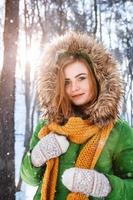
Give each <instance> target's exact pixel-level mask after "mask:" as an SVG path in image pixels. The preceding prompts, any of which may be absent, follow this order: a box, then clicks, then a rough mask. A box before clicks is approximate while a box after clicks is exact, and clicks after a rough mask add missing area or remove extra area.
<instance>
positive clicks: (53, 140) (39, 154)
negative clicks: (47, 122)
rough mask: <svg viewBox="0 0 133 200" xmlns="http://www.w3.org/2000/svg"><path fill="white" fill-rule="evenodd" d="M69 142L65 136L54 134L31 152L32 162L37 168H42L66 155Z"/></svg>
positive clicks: (40, 142)
mask: <svg viewBox="0 0 133 200" xmlns="http://www.w3.org/2000/svg"><path fill="white" fill-rule="evenodd" d="M68 147H69V142H68V140H67V139H66V137H65V136H62V135H57V134H55V133H53V132H51V133H50V134H48V135H46V136H45V137H43V138H42V139H41V140H40V141H39V142H38V143H37V145H36V146H35V147H34V148H33V150H32V152H31V162H32V164H33V165H34V166H35V167H40V166H42V165H44V163H45V162H46V161H47V160H49V159H51V158H55V157H58V156H60V155H61V154H63V153H65V152H66V151H67V149H68Z"/></svg>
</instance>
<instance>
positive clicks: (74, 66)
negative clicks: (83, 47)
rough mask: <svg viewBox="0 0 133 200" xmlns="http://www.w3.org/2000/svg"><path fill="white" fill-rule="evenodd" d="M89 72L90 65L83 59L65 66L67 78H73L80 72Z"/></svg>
mask: <svg viewBox="0 0 133 200" xmlns="http://www.w3.org/2000/svg"><path fill="white" fill-rule="evenodd" d="M88 72H89V70H88V66H87V65H86V64H85V63H83V62H81V61H76V62H74V63H71V64H69V65H67V66H66V67H65V68H64V75H65V78H73V77H76V76H77V75H79V74H88Z"/></svg>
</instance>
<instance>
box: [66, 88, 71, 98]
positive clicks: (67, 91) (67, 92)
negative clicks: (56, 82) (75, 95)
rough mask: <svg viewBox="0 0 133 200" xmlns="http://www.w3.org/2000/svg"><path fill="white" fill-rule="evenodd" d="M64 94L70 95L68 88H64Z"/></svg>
mask: <svg viewBox="0 0 133 200" xmlns="http://www.w3.org/2000/svg"><path fill="white" fill-rule="evenodd" d="M65 92H66V94H67V95H68V96H69V95H70V88H69V87H65Z"/></svg>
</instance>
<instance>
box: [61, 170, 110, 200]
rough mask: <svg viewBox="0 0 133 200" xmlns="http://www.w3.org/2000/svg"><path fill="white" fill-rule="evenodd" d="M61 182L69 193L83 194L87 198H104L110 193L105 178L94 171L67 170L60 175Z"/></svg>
mask: <svg viewBox="0 0 133 200" xmlns="http://www.w3.org/2000/svg"><path fill="white" fill-rule="evenodd" d="M62 182H63V184H64V185H65V186H66V187H67V188H68V189H69V190H70V191H72V192H79V193H83V194H85V195H86V196H87V197H88V196H93V197H106V196H107V195H108V194H109V192H110V191H111V186H110V183H109V181H108V179H107V177H106V176H105V175H104V174H101V173H99V172H97V171H95V170H88V169H82V168H77V167H73V168H70V169H67V170H65V172H64V173H63V175H62Z"/></svg>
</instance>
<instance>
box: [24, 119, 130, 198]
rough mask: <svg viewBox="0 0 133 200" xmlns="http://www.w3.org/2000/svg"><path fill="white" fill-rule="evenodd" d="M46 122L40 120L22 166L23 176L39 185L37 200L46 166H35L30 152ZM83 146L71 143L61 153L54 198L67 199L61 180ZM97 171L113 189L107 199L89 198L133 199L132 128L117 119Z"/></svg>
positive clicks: (97, 165)
mask: <svg viewBox="0 0 133 200" xmlns="http://www.w3.org/2000/svg"><path fill="white" fill-rule="evenodd" d="M45 124H46V121H44V122H40V123H39V124H38V126H37V128H36V130H35V132H34V134H33V136H32V139H31V143H30V150H29V152H28V153H27V154H26V155H25V157H24V159H23V161H22V165H21V177H22V179H23V180H24V181H25V182H27V183H28V184H30V185H33V186H39V187H38V190H37V193H36V194H35V197H34V200H40V191H41V182H42V175H43V173H44V170H45V166H43V167H39V168H36V167H34V166H33V165H32V164H31V160H30V151H31V150H32V149H33V147H34V146H35V145H36V144H37V142H38V141H39V139H38V136H37V135H38V132H39V130H40V129H41V127H43V126H44V125H45ZM81 148H82V145H77V144H74V143H71V144H70V146H69V149H68V150H67V152H66V153H65V154H63V155H61V156H60V167H59V174H58V182H57V188H56V195H55V200H65V199H66V196H67V194H68V193H69V191H68V189H67V188H65V186H63V184H62V182H61V175H62V174H63V172H64V170H65V169H68V168H70V167H73V166H74V163H75V159H76V157H77V156H78V154H79V151H80V149H81ZM95 170H97V171H99V172H101V173H103V174H104V175H105V176H106V177H107V178H108V179H109V182H110V185H111V188H112V191H111V192H110V194H109V195H108V196H107V197H106V198H94V197H89V199H90V200H102V199H106V200H133V129H132V128H131V127H129V125H128V124H127V123H126V122H124V121H122V120H118V121H117V122H116V124H115V126H114V128H113V129H112V131H111V134H110V136H109V138H108V140H107V142H106V145H105V146H104V148H103V151H102V153H101V155H100V157H99V159H98V161H97V163H96V166H95Z"/></svg>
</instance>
